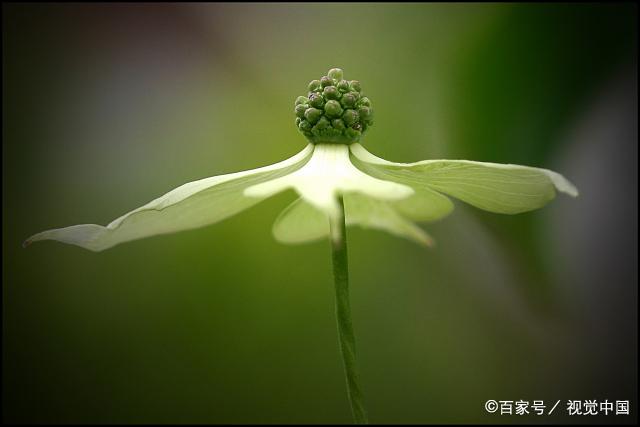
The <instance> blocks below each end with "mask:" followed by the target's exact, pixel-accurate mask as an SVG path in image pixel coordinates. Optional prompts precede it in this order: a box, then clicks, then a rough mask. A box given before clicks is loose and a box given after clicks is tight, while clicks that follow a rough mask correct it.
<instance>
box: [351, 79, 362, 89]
mask: <svg viewBox="0 0 640 427" xmlns="http://www.w3.org/2000/svg"><path fill="white" fill-rule="evenodd" d="M349 87H350V88H351V90H354V91H356V92H362V88H361V87H360V82H359V81H357V80H351V81H350V82H349Z"/></svg>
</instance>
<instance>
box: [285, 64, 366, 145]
mask: <svg viewBox="0 0 640 427" xmlns="http://www.w3.org/2000/svg"><path fill="white" fill-rule="evenodd" d="M295 113H296V126H297V127H298V130H300V132H302V134H303V135H304V136H306V137H307V139H308V140H309V141H311V142H312V143H314V144H318V143H339V144H351V143H354V142H358V141H359V140H360V137H361V136H362V134H363V133H364V132H365V131H366V130H367V129H368V128H369V126H371V125H372V124H373V110H372V109H371V101H369V98H367V97H366V96H363V95H362V89H361V87H360V82H359V81H357V80H351V81H347V80H344V79H343V78H342V70H341V69H340V68H332V69H331V70H329V72H328V73H327V75H326V76H324V77H322V78H321V79H320V80H312V81H311V82H310V83H309V93H308V94H307V96H299V97H298V98H297V99H296V104H295Z"/></svg>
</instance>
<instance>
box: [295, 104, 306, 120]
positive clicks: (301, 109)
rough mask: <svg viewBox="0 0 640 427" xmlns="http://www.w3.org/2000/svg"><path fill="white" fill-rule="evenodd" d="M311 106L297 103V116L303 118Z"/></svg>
mask: <svg viewBox="0 0 640 427" xmlns="http://www.w3.org/2000/svg"><path fill="white" fill-rule="evenodd" d="M307 108H309V104H298V105H296V116H298V117H301V118H303V117H304V112H305V111H306V110H307Z"/></svg>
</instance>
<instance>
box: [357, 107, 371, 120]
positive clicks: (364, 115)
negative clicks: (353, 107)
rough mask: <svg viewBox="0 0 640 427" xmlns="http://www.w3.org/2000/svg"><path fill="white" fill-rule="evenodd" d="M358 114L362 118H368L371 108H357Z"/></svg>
mask: <svg viewBox="0 0 640 427" xmlns="http://www.w3.org/2000/svg"><path fill="white" fill-rule="evenodd" d="M358 115H359V116H360V119H362V120H365V119H368V118H369V117H371V108H369V107H360V108H358Z"/></svg>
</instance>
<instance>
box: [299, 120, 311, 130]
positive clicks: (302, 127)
mask: <svg viewBox="0 0 640 427" xmlns="http://www.w3.org/2000/svg"><path fill="white" fill-rule="evenodd" d="M298 129H300V130H301V131H303V132H310V131H311V123H309V122H308V121H306V120H302V121H301V122H300V123H299V124H298Z"/></svg>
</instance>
